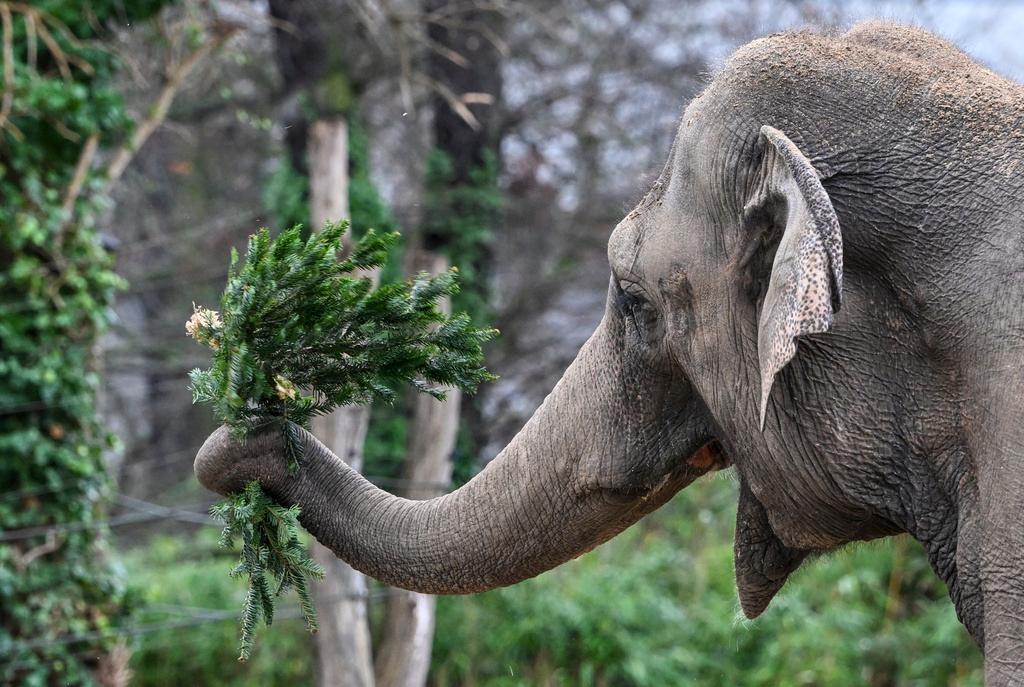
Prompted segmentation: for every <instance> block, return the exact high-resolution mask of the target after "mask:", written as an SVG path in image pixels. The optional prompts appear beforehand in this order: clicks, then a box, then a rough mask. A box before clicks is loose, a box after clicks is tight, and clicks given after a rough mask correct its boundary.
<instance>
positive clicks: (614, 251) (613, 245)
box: [608, 210, 643, 277]
mask: <svg viewBox="0 0 1024 687" xmlns="http://www.w3.org/2000/svg"><path fill="white" fill-rule="evenodd" d="M638 214H639V211H638V210H633V211H632V212H630V213H629V216H628V217H626V219H624V220H622V221H621V222H619V224H618V226H616V227H615V230H614V231H613V232H612V235H611V237H610V238H609V239H608V264H609V265H611V268H612V270H613V271H614V272H615V274H616V275H617V276H619V277H623V276H626V275H628V274H631V273H632V272H633V271H634V269H635V267H636V262H637V257H638V254H639V252H640V246H641V245H642V243H643V238H642V234H643V232H641V231H640V227H639V226H638V223H637V222H636V219H637V216H638Z"/></svg>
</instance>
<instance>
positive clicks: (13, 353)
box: [0, 0, 1024, 687]
mask: <svg viewBox="0 0 1024 687" xmlns="http://www.w3.org/2000/svg"><path fill="white" fill-rule="evenodd" d="M0 8H6V10H5V11H6V13H7V14H9V16H10V24H9V26H10V29H9V31H8V30H7V29H5V32H6V33H5V34H4V35H5V36H10V41H11V47H12V49H11V51H10V52H9V53H5V54H4V57H3V59H4V64H5V67H6V66H7V65H8V64H11V65H12V66H13V71H12V72H10V73H8V72H6V71H5V72H4V74H3V78H4V93H5V94H10V95H11V97H10V98H9V99H7V98H5V99H4V100H3V102H7V103H8V104H6V105H4V104H3V102H0V106H2V108H3V109H0V112H4V113H5V114H4V116H5V124H4V126H3V127H2V129H0V131H2V142H0V143H2V145H0V285H2V288H0V351H2V354H0V366H2V374H0V449H2V454H3V455H2V457H0V530H2V531H3V532H5V533H6V532H8V531H14V530H19V531H20V530H23V528H26V527H33V526H41V527H43V528H44V529H45V530H46V531H45V532H44V533H41V534H38V535H36V536H31V537H26V538H24V539H19V540H5V541H0V684H5V685H6V684H19V685H20V684H39V685H48V684H58V683H59V684H102V685H122V684H128V683H132V684H141V685H167V684H189V683H192V684H197V685H229V684H239V685H241V684H309V683H311V682H312V681H313V677H312V675H313V664H314V661H315V650H314V646H313V642H312V641H311V640H310V637H309V635H308V634H306V633H305V631H304V630H303V627H302V621H301V620H300V619H291V618H289V617H280V618H278V619H277V620H276V621H275V625H274V628H273V629H272V630H271V631H269V632H265V633H263V635H262V638H261V644H260V646H259V647H258V649H257V651H256V652H255V654H254V655H253V658H252V659H251V661H250V662H248V663H245V664H240V663H238V662H237V661H235V656H236V647H237V634H236V620H237V618H236V612H237V608H238V607H239V603H240V601H241V594H242V593H243V592H244V588H243V586H242V585H239V584H237V583H236V582H235V581H233V580H231V579H230V578H229V577H228V576H227V575H226V574H225V570H226V569H228V568H229V567H230V561H231V559H232V557H233V554H232V553H231V552H226V551H220V550H218V549H217V548H216V546H215V542H216V534H217V530H216V527H215V526H210V524H211V523H210V522H209V521H208V519H207V518H206V517H205V515H204V513H205V510H206V508H207V507H208V505H209V504H210V503H211V502H212V501H213V500H214V498H213V496H212V495H210V494H208V493H206V492H204V491H203V490H202V489H200V488H199V486H198V485H197V484H196V482H195V480H194V478H193V477H192V472H191V465H192V459H193V457H194V455H195V452H196V449H197V448H198V446H199V445H200V444H201V442H202V441H203V439H204V438H205V437H206V435H207V434H208V432H209V431H210V430H211V429H213V427H212V418H211V417H210V415H209V413H208V412H207V411H206V410H205V409H202V408H199V409H196V408H195V407H193V406H192V405H191V403H190V399H189V394H188V391H187V388H186V384H187V383H186V373H187V371H188V370H189V369H191V368H193V367H196V366H201V365H204V364H205V363H206V362H207V361H206V360H205V359H204V355H205V354H204V352H203V351H202V350H201V349H200V348H199V347H197V346H194V345H191V344H190V343H189V342H188V341H187V339H186V337H185V335H184V330H183V328H182V323H183V322H184V320H185V319H187V317H188V315H189V313H190V312H191V310H192V308H191V303H192V302H193V301H195V302H197V303H201V304H202V303H206V304H210V303H213V302H214V301H215V300H216V297H217V295H218V294H219V292H220V290H221V289H222V288H223V284H224V279H225V274H226V267H227V255H228V251H229V249H230V248H231V247H232V246H235V247H241V246H243V245H244V244H245V240H246V237H247V236H248V235H249V234H251V233H252V232H253V231H255V230H256V229H257V228H258V227H260V226H270V227H272V228H274V229H279V228H282V227H286V226H289V225H291V224H294V223H302V224H304V225H307V226H308V225H309V216H310V212H309V189H310V183H309V179H308V174H309V170H308V169H307V164H306V143H307V140H308V129H309V126H310V123H311V122H312V121H313V120H314V119H316V118H318V117H324V116H344V117H345V119H346V121H347V122H348V132H349V134H348V136H349V165H348V175H349V182H350V183H349V192H348V200H349V204H350V208H351V216H352V221H353V226H354V227H355V229H356V232H357V233H358V232H361V231H363V230H365V228H367V227H375V228H377V229H379V230H383V231H387V230H392V229H396V230H400V231H402V232H403V234H404V235H405V236H406V247H407V253H408V255H407V256H405V257H403V258H401V259H399V260H396V261H395V262H394V263H393V264H391V265H389V266H388V268H387V269H386V270H385V273H384V276H383V278H384V279H390V278H393V277H396V276H399V275H402V274H405V273H407V272H408V271H409V265H408V261H409V255H412V254H414V253H415V252H416V251H419V250H421V249H424V248H426V249H429V250H434V251H437V252H438V253H440V254H443V255H444V256H445V257H446V259H448V260H449V261H451V262H452V263H453V264H456V265H457V266H458V267H459V269H460V271H461V273H462V274H463V275H464V279H465V281H464V283H465V285H466V287H467V288H466V289H465V290H464V292H463V294H462V296H461V297H460V300H459V301H457V302H456V307H458V308H461V309H468V310H469V311H470V312H471V313H472V314H473V315H474V317H476V318H477V319H478V320H480V321H481V322H485V323H487V324H494V325H496V326H498V327H499V329H500V330H501V331H502V336H501V337H500V339H499V340H498V341H496V342H495V343H494V344H493V345H492V346H491V347H490V348H489V349H488V367H489V368H490V369H491V370H493V371H494V372H496V373H497V374H498V375H500V379H499V380H498V381H497V382H495V383H493V384H490V385H488V386H487V388H485V389H483V390H482V391H481V393H480V394H479V395H478V396H476V397H474V398H472V399H469V400H468V401H467V402H466V403H464V404H463V407H462V409H461V413H460V423H459V430H458V432H459V435H458V441H457V442H456V444H455V449H454V451H453V455H452V459H453V461H454V464H455V465H454V479H453V483H454V484H458V483H460V482H463V481H465V480H466V479H468V478H469V477H470V476H471V475H472V474H474V473H475V472H477V471H478V470H479V469H481V467H482V466H483V465H484V464H485V463H486V461H487V460H489V459H490V458H491V457H493V456H494V455H495V454H496V453H497V451H498V450H499V449H500V448H501V447H503V446H504V445H505V444H506V443H507V441H508V440H509V438H511V436H512V435H514V433H515V432H516V431H517V430H518V429H519V427H520V426H521V425H522V424H523V423H524V422H525V420H526V419H527V418H528V417H529V416H530V414H531V413H532V412H533V410H534V409H535V408H536V407H537V406H538V405H539V404H540V402H541V401H542V400H543V398H544V396H545V395H546V393H547V392H548V391H549V390H550V389H551V387H552V386H553V384H554V382H555V381H556V380H557V379H558V378H559V376H560V375H561V372H562V370H563V369H564V368H565V366H566V365H567V364H568V362H569V361H570V360H571V359H572V358H573V356H574V355H575V353H576V351H577V350H578V348H579V346H580V344H581V343H582V342H583V341H584V340H585V339H586V337H587V336H589V334H590V332H591V331H592V330H593V328H594V326H595V325H596V323H597V322H598V320H599V319H600V316H601V313H602V311H603V307H604V298H605V292H606V288H607V274H608V272H607V265H606V259H605V244H606V241H607V237H608V234H609V233H610V231H611V229H612V228H613V227H614V226H615V224H616V223H617V222H618V221H619V219H621V217H622V216H623V214H624V213H625V212H628V210H629V208H630V207H632V205H633V204H634V203H635V202H636V200H637V199H638V198H639V197H640V196H641V195H642V194H643V193H644V192H645V191H646V188H647V186H648V185H649V183H650V182H651V180H652V179H653V177H654V175H656V174H657V173H658V171H660V169H661V166H662V164H663V162H664V159H665V156H666V155H667V151H668V146H669V143H670V141H671V138H672V135H673V131H674V128H675V126H676V124H677V121H678V116H679V112H680V109H681V107H682V106H683V105H684V104H685V102H687V101H688V100H689V99H690V98H691V97H693V95H695V94H696V93H697V92H698V91H699V89H700V88H701V87H702V86H703V84H705V83H706V82H707V80H708V78H709V75H710V74H711V73H713V71H714V69H715V68H716V66H718V65H719V64H721V61H722V60H723V59H724V57H725V56H726V55H728V54H729V52H730V51H731V50H733V49H734V48H735V47H737V46H738V45H740V44H742V43H744V42H746V41H747V40H750V39H751V38H753V37H755V36H758V35H762V34H764V33H769V32H772V31H777V30H782V29H787V28H791V27H795V26H802V25H806V24H810V25H814V26H819V27H844V26H847V25H849V24H850V23H852V22H854V21H856V20H857V19H860V18H864V17H869V16H886V17H893V18H897V19H900V20H904V21H911V22H914V23H917V24H920V25H922V26H924V27H926V28H929V29H932V30H936V31H938V32H940V33H942V34H944V35H946V36H948V37H949V38H951V39H953V40H954V41H956V42H957V43H958V44H960V45H961V46H963V47H965V48H966V49H967V51H968V52H969V53H971V54H972V55H974V56H975V57H977V58H979V59H981V60H982V61H984V62H986V63H987V64H989V65H990V66H991V67H992V68H993V69H995V70H996V71H997V72H999V73H1002V74H1004V75H1007V76H1010V77H1012V78H1016V79H1018V80H1019V79H1020V78H1021V76H1022V75H1024V52H1022V51H1021V47H1020V42H1019V41H1018V40H1017V36H1015V35H1014V29H1013V27H1015V26H1019V25H1020V22H1021V21H1024V9H1022V8H1019V7H1016V6H1014V5H1011V4H1008V3H966V2H960V1H957V0H935V1H932V2H926V1H924V0H920V1H915V0H902V1H899V2H869V1H867V0H864V1H860V2H840V1H839V0H754V1H751V2H748V1H746V0H743V1H740V0H688V1H687V2H679V1H678V0H559V1H558V2H549V1H547V0H520V1H518V2H509V1H506V0H487V1H486V2H483V1H480V2H476V1H475V0H457V1H456V0H392V1H391V2H387V3H384V2H375V1H373V0H315V1H314V0H268V1H267V2H250V1H249V0H214V1H212V2H211V1H208V0H177V1H176V2H169V3H164V2H158V1H157V0H150V1H145V0H139V1H138V2H128V1H127V0H111V1H110V2H106V1H103V0H88V1H87V2H67V1H65V0H45V1H38V2H31V3H20V2H7V1H6V0H0ZM26 8H27V10H31V12H35V13H36V15H34V16H36V17H37V19H38V21H37V23H38V24H39V25H38V26H35V28H36V29H37V36H39V35H41V34H39V32H38V29H39V26H42V22H44V20H45V21H46V22H50V23H49V24H47V25H48V26H52V27H54V28H53V31H52V36H53V37H54V40H55V42H56V45H57V50H58V52H59V54H61V55H63V56H64V60H65V61H66V64H65V63H64V62H62V61H61V59H57V58H56V57H55V53H54V52H53V50H52V48H50V47H49V46H48V45H47V44H45V42H43V41H42V39H41V38H39V40H36V41H35V48H34V49H31V50H30V48H29V45H30V43H31V41H30V38H29V36H30V32H31V30H32V29H31V28H29V26H28V24H26V20H25V17H26V16H27V15H26ZM3 13H4V12H3V11H0V15H3ZM39 13H45V14H39ZM46 17H49V19H46ZM0 19H3V16H0ZM0 23H2V22H0ZM58 27H63V28H58ZM339 37H344V38H345V40H340V39H339ZM325 46H326V47H325ZM8 54H9V55H11V58H8V57H7V56H6V55H8ZM83 64H88V65H89V66H88V68H85V67H83V66H82V65H83ZM29 65H34V66H32V67H30V66H29ZM474 121H475V122H476V124H475V126H472V125H471V124H470V123H471V122H474ZM90 141H94V143H90ZM90 151H91V152H90ZM83 160H84V162H83ZM79 169H82V170H84V172H83V173H82V175H81V180H80V182H79V183H74V182H75V179H76V177H78V176H79V175H78V174H76V171H77V170H79ZM72 191H74V192H72ZM69 198H70V203H68V199H69ZM118 288H120V289H121V290H120V291H119V292H118V293H117V295H116V297H115V289H118ZM54 399H60V403H59V404H54V403H53V401H54ZM97 408H98V411H99V412H98V416H97V412H96V409H97ZM413 412H414V411H413V407H412V404H411V403H410V402H409V401H408V400H406V399H402V400H400V401H399V402H398V403H396V404H394V405H392V406H378V407H375V408H374V409H373V411H372V418H371V424H370V430H369V434H368V437H367V442H366V445H365V447H364V452H365V457H366V466H365V468H364V472H366V473H367V474H368V475H370V476H371V477H372V478H373V479H375V480H376V481H378V482H379V483H380V484H382V485H383V486H385V487H387V488H389V489H392V490H395V491H401V492H402V493H404V494H406V495H409V496H413V497H415V496H424V495H428V494H433V493H437V485H436V484H421V483H416V482H411V483H410V482H409V481H408V480H406V479H405V478H404V475H405V474H406V473H405V469H406V465H407V456H406V455H405V453H406V447H407V445H408V444H409V440H410V433H411V430H410V427H411V426H412V425H411V423H410V420H411V418H412V414H413ZM108 435H116V436H117V437H119V439H118V441H117V442H114V441H113V440H108V439H107V437H108ZM110 478H113V479H112V480H111V479H110ZM111 482H112V483H114V484H116V489H110V488H109V486H108V485H110V484H111ZM735 493H736V486H735V484H734V483H733V482H732V480H731V477H730V476H728V475H724V476H718V477H714V478H711V479H705V480H702V481H701V482H699V483H697V484H695V485H694V486H693V487H691V488H690V489H688V490H686V491H685V492H684V493H682V494H681V495H679V496H678V497H677V498H676V499H675V500H674V501H673V502H672V503H670V504H669V505H668V506H666V507H664V508H662V509H661V510H660V511H658V512H656V513H655V514H653V515H652V516H650V517H648V518H646V519H645V520H644V521H642V522H641V523H640V524H639V525H637V526H635V527H634V528H632V529H630V530H629V531H627V532H626V533H624V534H623V535H621V536H620V537H618V538H616V539H614V540H612V541H611V542H609V543H608V544H606V545H604V546H602V547H601V548H599V549H598V550H596V551H594V552H591V553H590V554H587V555H586V556H584V557H582V558H580V559H579V560H577V561H574V562H572V563H569V564H567V565H565V566H563V567H561V568H559V569H557V570H554V571H552V572H549V573H547V574H545V575H542V576H540V577H539V578H536V579H534V580H530V581H527V582H524V583H522V584H520V585H517V586H515V587H512V588H509V589H502V590H497V591H494V592H490V593H487V594H481V595H476V596H469V597H451V598H441V599H439V600H438V607H437V619H436V624H437V631H436V634H435V639H434V643H433V656H432V658H431V659H430V671H429V676H428V678H427V682H428V684H432V685H493V686H502V685H609V686H611V685H616V686H617V685H624V686H631V685H665V684H694V685H726V684H740V685H783V686H785V685H871V686H873V687H874V686H878V687H883V686H889V685H928V686H931V685H936V686H937V685H980V684H981V669H980V658H979V656H978V652H977V650H976V649H975V648H974V646H973V644H972V643H971V641H970V640H969V638H968V637H967V635H966V633H965V632H964V631H963V629H962V627H961V626H960V625H959V623H958V622H957V621H956V618H955V614H954V612H953V609H952V606H951V605H950V603H949V601H948V598H947V595H946V591H945V588H944V586H943V585H942V584H941V583H940V582H939V581H938V580H937V579H936V578H935V576H934V574H933V573H932V572H931V570H930V568H929V567H928V564H927V562H926V560H925V558H924V556H923V555H922V553H921V551H920V549H919V547H918V546H917V545H916V544H915V543H914V542H913V541H910V540H908V539H906V538H900V539H894V540H886V541H882V542H876V543H871V544H863V545H857V546H853V547H850V548H849V549H847V550H844V551H840V552H837V553H833V554H829V555H827V556H824V557H823V558H821V559H819V560H815V561H811V562H809V563H807V564H805V566H804V568H803V569H802V570H801V571H800V572H799V573H797V574H796V575H795V576H794V577H793V579H791V581H790V582H789V583H788V584H787V586H786V588H785V589H784V590H783V592H782V594H781V595H780V596H779V597H778V598H777V599H776V600H775V601H774V602H773V603H772V605H771V606H770V607H769V609H768V611H767V612H766V613H765V614H764V615H763V616H762V617H761V618H760V619H758V620H757V621H755V622H748V621H745V620H742V619H741V616H740V614H739V611H738V603H737V601H736V594H735V589H734V582H733V573H732V529H733V521H734V518H735ZM108 530H109V531H110V535H109V536H108ZM30 554H31V555H30ZM393 597H394V590H389V589H384V588H380V587H377V586H371V589H370V593H369V599H368V605H369V613H370V620H371V623H370V630H371V632H372V634H373V640H374V643H375V644H376V643H377V642H378V641H379V640H381V635H382V629H381V628H382V625H383V624H384V620H385V616H386V614H387V613H388V610H387V609H386V606H385V602H386V600H388V599H391V598H393ZM285 605H286V606H288V605H290V606H294V604H285ZM90 633H92V634H90ZM82 637H87V638H88V639H87V640H83V639H82ZM69 638H70V639H72V640H75V641H66V640H68V639H69ZM24 640H32V641H35V642H37V645H36V646H35V648H33V649H31V650H28V651H25V650H19V651H15V650H14V648H16V647H14V643H16V642H22V641H24ZM22 648H24V647H22Z"/></svg>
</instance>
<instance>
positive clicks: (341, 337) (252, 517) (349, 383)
mask: <svg viewBox="0 0 1024 687" xmlns="http://www.w3.org/2000/svg"><path fill="white" fill-rule="evenodd" d="M347 226H348V223H347V222H340V223H336V224H328V225H326V226H325V227H324V229H323V230H322V231H321V232H319V233H315V234H311V235H310V236H309V237H308V238H307V239H305V240H303V239H302V234H301V228H300V227H298V226H296V227H293V228H291V229H288V230H286V231H283V232H281V233H280V234H279V235H278V236H277V237H276V238H271V236H270V232H268V231H267V230H266V229H261V230H260V231H259V232H257V233H256V234H254V235H252V236H251V237H250V239H249V245H248V248H247V250H246V257H245V261H244V262H241V263H240V262H239V259H238V254H237V253H236V252H235V251H232V254H231V264H230V268H229V272H228V283H227V286H226V288H225V290H224V295H223V296H222V298H221V303H220V307H221V309H220V312H216V311H214V310H210V309H207V308H201V307H194V312H193V314H192V317H191V318H190V319H189V321H188V322H187V323H186V325H185V329H186V332H187V333H188V334H189V335H190V336H191V337H193V338H194V339H195V340H196V341H197V342H199V343H202V344H205V345H207V346H209V347H210V348H211V349H212V351H213V359H212V364H211V366H210V368H209V369H208V370H199V369H196V370H193V371H192V372H191V373H190V375H189V377H190V380H191V390H192V398H193V402H195V403H208V404H210V405H212V406H213V411H214V414H215V415H216V416H217V418H218V419H219V420H220V421H221V422H222V423H224V424H225V425H227V426H228V427H229V428H230V429H231V431H232V433H233V434H234V435H235V437H236V438H238V439H243V438H245V437H246V436H249V435H252V434H254V433H257V432H260V431H266V430H268V428H279V429H277V430H273V429H272V430H271V431H281V432H282V434H283V443H284V447H285V450H284V454H285V455H284V456H283V459H284V460H286V461H287V466H288V472H289V475H294V474H295V472H296V471H297V470H299V469H300V467H301V462H302V452H303V441H302V437H301V434H300V432H299V427H307V428H308V426H309V423H310V420H311V419H312V418H313V417H314V416H316V415H322V414H325V413H329V412H331V411H332V410H334V409H335V408H337V407H339V406H343V405H351V404H368V403H371V402H373V401H379V400H383V401H387V402H391V401H393V400H394V399H395V398H396V396H397V392H398V390H399V389H401V388H403V387H405V386H407V385H411V386H412V387H413V388H415V389H417V390H419V391H422V392H424V393H428V394H430V395H432V396H434V397H435V398H439V399H443V398H444V396H445V389H446V388H459V389H462V390H464V391H467V392H473V391H475V390H476V388H477V387H478V386H479V385H480V384H481V383H482V382H485V381H488V380H491V379H493V378H494V377H493V376H492V375H491V374H490V373H489V372H487V371H486V370H485V369H484V368H483V367H482V366H481V360H482V359H483V353H482V349H481V346H482V345H483V344H484V343H485V342H486V341H488V340H490V339H491V338H493V337H494V335H495V334H496V333H497V332H496V331H495V330H491V329H479V328H477V327H475V326H473V325H472V323H471V322H470V319H469V317H468V316H466V315H464V314H456V315H447V314H445V313H444V312H443V311H442V310H441V309H440V308H439V306H438V301H439V300H440V299H442V298H444V297H447V296H452V295H454V294H455V293H457V292H458V279H457V272H456V270H455V269H454V268H453V269H452V270H451V271H449V272H445V273H443V274H439V275H427V274H420V275H417V276H416V277H414V278H412V279H410V280H408V281H405V282H398V283H391V284H383V285H381V286H379V287H376V288H374V286H373V284H372V283H371V282H370V280H369V279H366V278H364V277H359V276H356V275H355V273H357V272H358V271H360V270H368V269H372V268H375V267H380V266H382V265H383V264H384V263H385V262H386V261H387V259H388V255H389V253H390V251H391V250H392V249H393V248H394V246H395V244H396V242H397V241H398V234H397V233H384V234H378V233H376V232H374V231H373V230H368V231H367V232H366V233H365V234H364V235H363V237H362V239H360V240H359V241H358V242H357V243H356V245H355V246H354V247H353V248H352V250H351V252H350V253H349V255H348V256H347V257H345V258H344V259H340V258H339V253H340V251H341V241H342V237H343V235H344V233H345V230H346V228H347ZM211 513H212V514H213V515H214V516H215V517H217V518H219V519H221V520H223V521H224V523H225V527H224V530H223V532H222V534H221V545H223V546H227V547H230V546H232V545H233V544H234V542H235V541H236V540H241V554H240V561H239V563H238V565H237V566H235V568H234V569H233V570H232V571H231V574H232V575H233V576H236V577H238V576H243V575H245V576H248V578H249V588H248V591H247V593H246V596H245V600H244V602H243V606H242V613H241V617H240V625H241V634H240V642H239V643H240V657H239V658H240V660H245V659H246V658H248V656H249V655H250V653H251V652H252V648H253V642H254V639H255V632H256V626H257V625H258V623H259V622H260V620H263V621H264V622H265V623H266V624H267V625H269V624H270V623H271V622H272V620H273V614H274V599H275V598H276V597H277V596H280V595H281V594H284V593H285V592H287V591H289V590H290V589H294V590H295V592H296V594H297V596H298V598H299V604H300V606H301V609H302V614H303V616H304V618H305V620H306V624H307V627H308V628H309V629H310V631H315V630H316V627H317V621H316V610H315V609H314V607H313V602H312V598H311V596H310V592H309V584H308V580H309V578H310V577H322V576H323V570H322V569H321V568H320V566H318V565H317V564H316V563H315V562H314V561H313V560H312V559H310V558H309V554H308V552H307V551H306V549H305V547H304V546H303V545H302V543H301V539H300V536H299V522H298V515H299V509H298V507H295V506H293V507H292V508H284V507H282V506H280V505H278V504H276V503H274V501H273V500H272V499H271V498H270V497H269V496H268V495H267V494H266V493H264V492H263V490H262V488H261V487H260V485H259V484H258V483H257V482H252V483H250V484H249V485H248V486H247V487H246V488H245V490H244V491H243V492H242V493H241V494H235V495H233V496H231V497H230V498H229V499H228V500H227V501H225V502H223V503H221V504H218V505H216V506H214V507H213V508H212V509H211Z"/></svg>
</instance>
